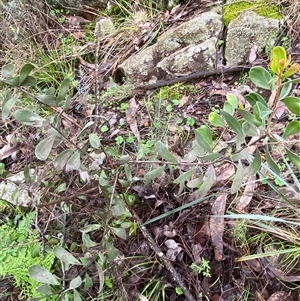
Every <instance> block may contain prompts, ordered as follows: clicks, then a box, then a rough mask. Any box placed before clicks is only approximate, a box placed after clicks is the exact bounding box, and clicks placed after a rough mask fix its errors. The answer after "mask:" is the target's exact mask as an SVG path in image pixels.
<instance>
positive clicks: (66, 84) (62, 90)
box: [57, 78, 71, 102]
mask: <svg viewBox="0 0 300 301" xmlns="http://www.w3.org/2000/svg"><path fill="white" fill-rule="evenodd" d="M70 83H71V81H70V79H68V78H65V79H64V80H63V82H62V83H61V85H60V86H59V88H58V94H57V101H58V102H60V101H63V100H64V99H65V98H66V96H67V94H68V92H69V88H70Z"/></svg>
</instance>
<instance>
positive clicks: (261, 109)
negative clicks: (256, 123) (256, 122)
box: [253, 102, 272, 120]
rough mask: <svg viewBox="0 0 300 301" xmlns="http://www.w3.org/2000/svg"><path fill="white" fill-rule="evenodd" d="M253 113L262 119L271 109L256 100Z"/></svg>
mask: <svg viewBox="0 0 300 301" xmlns="http://www.w3.org/2000/svg"><path fill="white" fill-rule="evenodd" d="M253 113H254V116H255V117H256V118H257V119H259V118H260V119H262V120H265V119H266V118H267V117H268V116H269V115H270V114H271V113H272V110H270V109H269V108H268V107H266V106H265V105H263V104H262V103H260V102H257V103H256V105H255V106H254V112H253Z"/></svg>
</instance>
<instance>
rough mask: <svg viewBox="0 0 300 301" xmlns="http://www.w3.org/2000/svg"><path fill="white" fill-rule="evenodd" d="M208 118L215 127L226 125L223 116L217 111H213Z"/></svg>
mask: <svg viewBox="0 0 300 301" xmlns="http://www.w3.org/2000/svg"><path fill="white" fill-rule="evenodd" d="M208 120H209V122H210V123H211V124H212V125H213V126H215V127H224V126H225V125H226V123H225V121H224V120H223V118H222V117H221V116H220V115H219V114H218V113H217V112H211V113H210V114H209V115H208Z"/></svg>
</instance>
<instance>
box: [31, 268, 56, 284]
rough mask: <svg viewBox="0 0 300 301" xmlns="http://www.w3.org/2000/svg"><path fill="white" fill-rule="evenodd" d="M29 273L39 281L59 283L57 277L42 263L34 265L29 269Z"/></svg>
mask: <svg viewBox="0 0 300 301" xmlns="http://www.w3.org/2000/svg"><path fill="white" fill-rule="evenodd" d="M28 274H29V275H30V276H31V277H32V278H33V279H34V280H36V281H38V282H41V283H46V284H53V285H59V282H58V281H57V279H56V277H55V276H54V275H52V274H51V273H50V272H49V271H48V270H46V269H45V268H44V267H42V266H40V265H32V266H31V267H30V268H29V269H28Z"/></svg>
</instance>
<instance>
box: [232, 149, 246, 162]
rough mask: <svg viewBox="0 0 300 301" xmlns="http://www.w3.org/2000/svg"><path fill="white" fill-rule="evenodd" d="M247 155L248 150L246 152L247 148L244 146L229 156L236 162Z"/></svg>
mask: <svg viewBox="0 0 300 301" xmlns="http://www.w3.org/2000/svg"><path fill="white" fill-rule="evenodd" d="M248 156H249V152H248V149H247V148H244V149H242V150H241V151H239V152H236V153H234V154H232V155H231V156H230V159H231V160H232V161H233V162H237V161H239V160H241V159H245V158H247V157H248Z"/></svg>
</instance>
